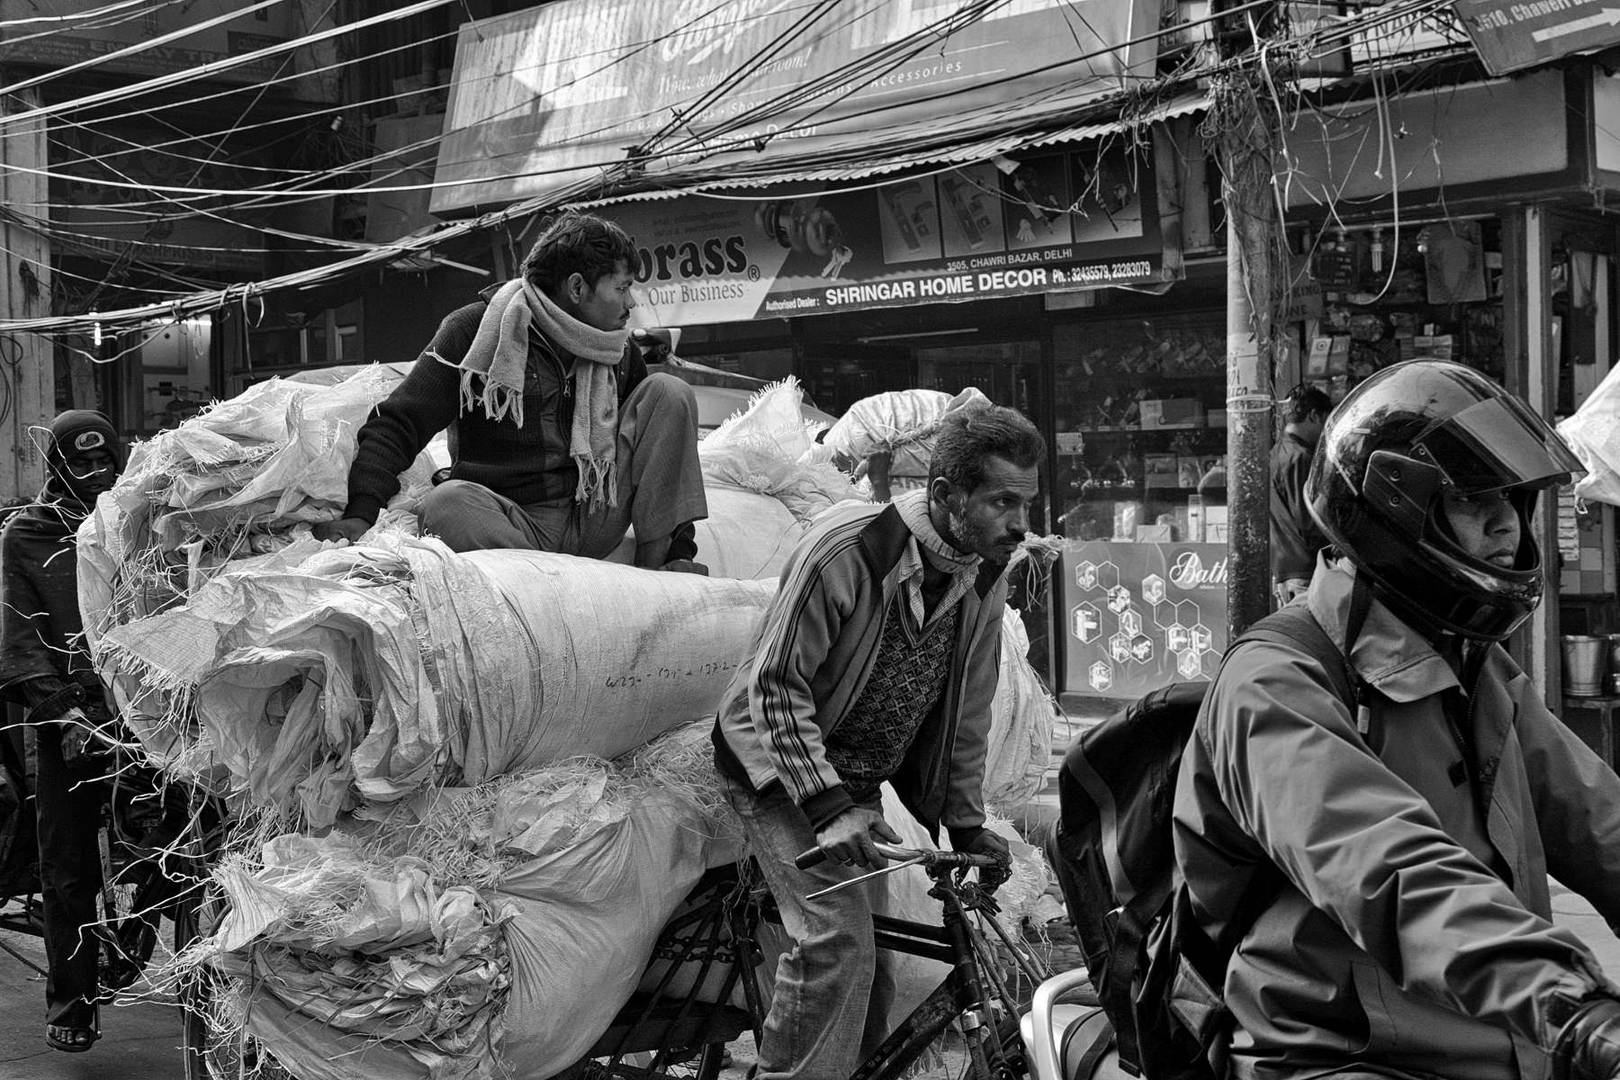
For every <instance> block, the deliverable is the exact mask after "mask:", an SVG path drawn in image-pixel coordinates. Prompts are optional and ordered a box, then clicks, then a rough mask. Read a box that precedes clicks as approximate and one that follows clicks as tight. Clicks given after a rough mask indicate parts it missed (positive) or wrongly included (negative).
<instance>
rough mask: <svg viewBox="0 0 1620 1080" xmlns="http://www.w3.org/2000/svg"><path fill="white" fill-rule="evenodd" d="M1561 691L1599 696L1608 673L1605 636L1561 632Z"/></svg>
mask: <svg viewBox="0 0 1620 1080" xmlns="http://www.w3.org/2000/svg"><path fill="white" fill-rule="evenodd" d="M1563 645H1564V693H1566V694H1569V695H1570V696H1571V697H1599V696H1601V695H1602V693H1603V684H1604V682H1605V681H1606V680H1605V678H1604V676H1606V675H1607V674H1608V673H1609V639H1608V638H1603V637H1597V636H1596V635H1593V634H1565V635H1564V639H1563Z"/></svg>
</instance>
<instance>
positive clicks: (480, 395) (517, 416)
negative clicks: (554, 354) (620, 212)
mask: <svg viewBox="0 0 1620 1080" xmlns="http://www.w3.org/2000/svg"><path fill="white" fill-rule="evenodd" d="M531 327H533V328H535V329H538V330H539V331H540V333H541V334H543V335H544V336H545V337H546V338H547V339H549V340H550V341H551V343H552V344H553V345H555V346H556V347H557V348H559V349H561V350H562V351H564V352H566V353H568V354H570V355H571V356H574V357H576V358H577V359H576V362H575V364H574V372H573V379H574V423H573V427H572V429H571V430H570V431H569V438H568V454H569V456H570V457H572V458H573V459H574V464H576V465H577V466H579V486H578V487H577V488H576V489H575V491H574V499H575V501H576V502H580V503H583V504H584V505H585V506H586V507H587V508H589V509H599V508H601V507H602V506H604V505H605V506H614V505H616V504H617V502H618V491H617V488H618V477H617V475H616V469H615V460H616V458H617V450H618V439H619V387H618V383H617V380H616V379H615V378H614V371H615V369H616V368H617V367H618V365H619V361H620V360H622V359H623V358H624V350H625V345H626V344H627V343H628V341H629V338H630V331H629V330H598V329H596V328H595V327H594V326H588V325H587V324H585V323H582V322H580V321H579V320H578V319H576V318H574V317H573V316H572V315H569V314H568V313H567V312H566V311H564V310H562V308H560V307H558V306H557V305H556V304H555V303H553V302H552V300H551V298H550V297H549V296H547V295H546V294H545V293H543V292H541V291H540V290H539V289H537V288H535V287H534V285H532V284H531V283H530V282H528V281H527V280H525V279H523V278H519V279H517V280H515V281H509V282H507V283H506V284H505V285H503V286H501V288H500V291H499V292H497V293H496V294H495V295H494V296H493V297H491V298H490V301H489V307H488V308H487V309H486V310H485V311H484V317H483V319H482V320H480V321H479V323H478V332H477V333H476V334H474V335H473V340H472V345H471V346H470V347H469V348H468V349H467V355H466V357H465V358H463V360H462V361H461V363H460V364H458V365H456V366H457V367H459V368H460V369H461V411H462V412H468V411H470V410H472V409H475V408H477V407H478V406H479V405H480V404H482V405H483V408H484V415H485V416H487V417H488V418H489V419H491V420H500V419H503V418H505V417H507V416H510V417H511V418H512V422H513V423H515V424H517V426H518V427H522V426H523V372H524V368H525V367H526V366H527V363H528V357H529V330H530V328H531ZM430 355H435V356H436V354H430ZM437 358H438V359H440V360H443V357H437Z"/></svg>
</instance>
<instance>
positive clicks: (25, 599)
mask: <svg viewBox="0 0 1620 1080" xmlns="http://www.w3.org/2000/svg"><path fill="white" fill-rule="evenodd" d="M42 442H43V456H44V459H45V486H44V487H43V488H42V489H41V491H40V493H39V496H38V497H37V498H36V499H35V501H34V502H33V503H32V504H31V505H29V506H27V507H26V508H24V509H22V510H20V511H18V512H17V513H16V514H14V515H13V516H12V517H11V518H10V520H8V521H7V522H6V525H5V529H4V531H3V532H0V692H3V693H4V694H6V695H7V696H9V697H11V698H13V699H15V700H18V701H20V702H21V703H22V705H23V706H24V708H26V709H27V724H28V727H27V729H26V730H25V737H26V739H27V741H28V743H29V749H30V756H31V757H33V758H35V760H36V764H35V769H36V773H35V783H34V789H35V796H36V799H35V807H36V811H35V812H36V814H37V817H38V822H39V827H38V835H39V871H40V882H41V899H42V901H43V905H44V917H45V957H46V964H47V967H48V969H49V973H48V975H47V977H46V980H45V1007H46V1021H45V1022H46V1027H45V1038H46V1042H48V1043H49V1044H50V1045H51V1046H52V1047H54V1048H55V1049H57V1050H64V1051H67V1052H69V1053H78V1052H81V1051H84V1050H88V1049H90V1047H91V1046H92V1045H93V1044H94V1043H95V1041H96V1039H97V1038H99V1037H100V1027H99V1023H98V1014H97V1008H96V1001H97V998H98V997H99V996H100V993H101V987H100V985H99V980H98V975H97V960H98V953H99V944H98V940H97V937H96V935H95V934H93V933H91V932H90V930H89V927H90V926H91V925H92V924H94V923H95V922H96V894H97V892H98V891H99V890H100V888H101V860H100V856H99V852H98V847H97V836H96V833H97V829H98V827H99V824H100V820H101V804H102V800H103V799H104V798H105V791H104V790H103V784H102V783H101V782H100V781H99V778H100V777H101V776H103V775H105V773H106V772H107V770H108V761H107V758H106V756H105V749H106V743H105V742H103V741H102V740H101V739H100V738H99V735H98V733H99V732H101V731H102V730H104V729H107V728H110V726H111V724H112V713H111V711H110V710H109V709H108V707H107V703H106V698H105V696H104V692H103V690H102V686H101V683H100V681H99V680H98V679H97V678H96V674H95V670H94V668H93V667H92V666H91V663H90V656H89V654H88V653H87V652H86V651H85V649H84V644H83V639H84V626H83V623H82V621H81V618H80V615H79V594H78V573H77V564H78V553H77V549H76V543H75V537H76V534H77V532H78V528H79V524H80V523H81V522H82V521H84V519H85V517H86V516H88V515H89V513H90V512H91V511H92V510H93V509H94V508H95V503H96V498H97V496H99V495H100V494H101V493H102V492H104V491H108V490H110V489H111V488H112V486H113V483H114V481H116V480H117V479H118V474H119V472H120V471H121V470H122V469H123V464H124V456H123V451H122V450H121V449H120V447H119V444H118V433H117V432H116V431H115V430H114V429H113V426H112V422H111V421H110V420H108V419H107V418H106V417H105V416H103V415H102V414H101V413H99V412H93V411H90V410H86V409H74V410H70V411H68V412H64V413H62V414H61V415H60V416H58V417H57V418H56V419H55V420H53V421H52V422H51V424H50V427H49V429H48V430H47V431H45V432H43V433H42Z"/></svg>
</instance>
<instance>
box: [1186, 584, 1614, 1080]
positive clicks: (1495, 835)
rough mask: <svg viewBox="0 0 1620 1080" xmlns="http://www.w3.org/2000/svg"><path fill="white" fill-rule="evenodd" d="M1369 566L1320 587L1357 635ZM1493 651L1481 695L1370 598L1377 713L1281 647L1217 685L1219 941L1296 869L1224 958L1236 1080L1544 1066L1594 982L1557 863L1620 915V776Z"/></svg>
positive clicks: (1252, 646) (1203, 734)
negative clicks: (1355, 705) (1248, 896)
mask: <svg viewBox="0 0 1620 1080" xmlns="http://www.w3.org/2000/svg"><path fill="white" fill-rule="evenodd" d="M1352 581H1353V571H1352V570H1351V569H1350V568H1349V567H1348V564H1334V563H1329V562H1328V561H1327V560H1326V559H1325V558H1324V560H1323V562H1322V563H1321V564H1320V565H1319V566H1318V568H1317V571H1316V575H1315V578H1314V580H1313V581H1312V584H1311V588H1310V591H1309V593H1308V594H1307V601H1306V602H1307V603H1308V604H1309V605H1310V609H1311V612H1312V614H1313V615H1315V616H1316V618H1317V620H1318V621H1319V622H1320V623H1321V624H1322V625H1323V627H1324V628H1325V629H1326V630H1327V632H1328V635H1329V637H1331V638H1332V639H1333V640H1334V642H1335V643H1336V644H1338V645H1339V646H1340V647H1341V648H1342V647H1343V642H1344V631H1345V623H1346V619H1347V616H1348V611H1349V604H1350V594H1351V584H1352ZM1476 648H1480V649H1482V650H1483V654H1482V655H1480V656H1478V657H1476V658H1473V660H1472V665H1473V667H1471V663H1470V661H1468V660H1465V661H1464V663H1463V664H1462V665H1461V667H1462V670H1463V671H1464V672H1465V673H1469V674H1471V673H1472V671H1473V670H1474V667H1477V675H1475V676H1474V677H1473V680H1472V685H1470V686H1468V687H1467V688H1466V689H1465V688H1463V687H1462V686H1461V685H1460V684H1459V679H1458V677H1457V675H1456V674H1454V673H1453V669H1452V667H1451V665H1450V664H1448V663H1447V662H1446V660H1444V659H1442V657H1441V656H1440V655H1439V654H1438V653H1437V652H1436V651H1435V650H1434V648H1433V647H1431V645H1430V644H1429V643H1428V642H1427V641H1425V640H1424V639H1423V638H1422V637H1420V636H1419V635H1418V634H1417V633H1415V632H1414V631H1413V630H1412V629H1410V628H1409V627H1408V626H1407V625H1406V624H1405V623H1403V622H1402V621H1401V620H1400V619H1399V618H1397V617H1396V616H1395V615H1394V614H1393V613H1392V612H1391V611H1390V610H1389V609H1388V608H1386V607H1384V606H1383V605H1381V604H1379V603H1377V602H1376V601H1375V602H1374V603H1373V606H1372V609H1371V611H1370V613H1369V614H1368V616H1367V621H1366V624H1365V626H1364V627H1363V629H1362V631H1361V633H1360V635H1359V637H1358V638H1357V640H1356V644H1355V647H1354V649H1353V652H1352V654H1351V659H1352V663H1353V665H1354V667H1355V670H1356V672H1357V674H1358V675H1359V676H1360V678H1361V679H1363V680H1365V681H1366V683H1367V684H1369V686H1370V688H1371V691H1372V692H1371V693H1370V695H1369V697H1368V701H1367V708H1366V710H1365V712H1361V713H1359V715H1353V714H1352V712H1351V710H1350V709H1349V708H1348V707H1347V706H1346V705H1345V704H1344V703H1342V702H1341V701H1340V700H1339V697H1338V695H1337V694H1336V693H1335V692H1334V690H1333V689H1332V686H1333V684H1332V683H1331V682H1329V680H1328V677H1327V675H1326V673H1325V672H1323V671H1322V669H1321V667H1320V666H1319V665H1318V664H1317V663H1316V662H1315V661H1313V660H1311V659H1309V658H1308V657H1306V656H1305V655H1304V654H1303V653H1301V652H1300V651H1298V650H1296V649H1292V648H1289V647H1286V646H1283V645H1278V644H1274V643H1271V642H1253V643H1247V644H1245V645H1243V646H1240V648H1239V650H1238V651H1236V652H1234V653H1233V655H1232V656H1231V657H1230V658H1229V659H1228V661H1227V663H1226V664H1225V667H1224V669H1223V670H1222V672H1221V674H1220V676H1219V677H1218V678H1217V680H1216V683H1215V685H1214V687H1213V688H1212V689H1211V692H1210V694H1209V696H1208V698H1207V700H1206V702H1205V706H1204V710H1203V712H1202V713H1201V714H1200V716H1199V719H1198V724H1197V727H1196V729H1195V734H1194V738H1193V739H1192V741H1191V742H1190V743H1189V745H1188V748H1187V751H1186V754H1185V756H1184V758H1183V762H1182V772H1181V777H1180V781H1179V783H1178V786H1177V798H1176V807H1175V823H1176V853H1177V858H1178V861H1179V863H1180V866H1181V869H1182V871H1183V873H1184V874H1185V876H1186V879H1187V883H1188V886H1189V889H1190V891H1191V893H1192V899H1193V907H1194V911H1195V912H1196V913H1197V915H1198V917H1199V919H1200V922H1201V923H1202V925H1203V926H1204V928H1205V929H1206V930H1207V931H1209V932H1210V933H1211V934H1218V933H1219V932H1220V930H1221V928H1222V927H1223V926H1224V924H1225V923H1226V921H1228V920H1230V919H1231V918H1233V916H1234V914H1235V913H1236V912H1237V910H1238V905H1239V904H1240V899H1239V898H1240V897H1241V896H1242V895H1243V893H1244V890H1245V888H1246V887H1247V885H1248V883H1249V882H1250V881H1252V880H1254V871H1255V867H1256V866H1257V865H1266V864H1267V863H1269V864H1271V865H1274V866H1276V867H1277V868H1280V870H1281V871H1282V873H1283V877H1284V878H1285V881H1283V882H1281V883H1278V882H1276V881H1275V880H1273V881H1272V883H1271V884H1270V885H1269V886H1268V885H1264V884H1262V885H1261V886H1259V887H1260V888H1270V889H1272V890H1273V891H1274V892H1275V894H1276V896H1277V899H1276V900H1275V901H1274V902H1273V903H1271V904H1270V906H1269V907H1268V908H1266V909H1265V910H1264V911H1263V913H1262V914H1261V916H1260V917H1259V919H1258V920H1257V921H1256V922H1255V923H1254V926H1253V928H1252V929H1251V930H1250V931H1249V932H1248V934H1247V935H1246V936H1245V937H1244V938H1243V940H1242V943H1241V945H1240V947H1239V949H1238V952H1237V954H1236V956H1235V957H1234V959H1233V962H1232V964H1231V966H1230V967H1229V968H1228V972H1227V981H1226V998H1227V1001H1228V1003H1229V1004H1230V1006H1231V1008H1232V1010H1233V1013H1234V1014H1235V1016H1236V1017H1237V1019H1238V1021H1239V1023H1240V1025H1241V1030H1239V1031H1238V1032H1237V1033H1236V1035H1235V1036H1234V1038H1233V1043H1232V1049H1233V1059H1234V1067H1235V1074H1236V1075H1237V1076H1238V1077H1241V1078H1265V1080H1272V1078H1281V1077H1298V1076H1301V1075H1304V1074H1307V1073H1311V1072H1313V1071H1314V1070H1323V1069H1331V1068H1333V1067H1335V1066H1339V1067H1342V1066H1344V1065H1346V1064H1349V1063H1356V1064H1360V1065H1379V1066H1384V1067H1386V1068H1387V1069H1390V1070H1395V1071H1399V1072H1401V1073H1415V1074H1419V1075H1429V1076H1436V1077H1469V1078H1471V1080H1497V1078H1501V1080H1508V1078H1520V1077H1543V1076H1545V1075H1547V1073H1548V1059H1547V1054H1546V1051H1547V1049H1548V1048H1550V1047H1551V1046H1552V1044H1553V1040H1554V1039H1555V1037H1556V1035H1557V1027H1558V1024H1559V1023H1560V1022H1561V1017H1562V1016H1564V1015H1567V1011H1561V1010H1567V1007H1568V1003H1569V1002H1570V1001H1571V1000H1573V999H1575V998H1578V997H1580V996H1581V995H1583V994H1585V993H1587V992H1589V991H1590V990H1592V989H1593V988H1594V987H1596V986H1597V985H1599V981H1600V980H1601V978H1602V976H1601V975H1600V974H1598V973H1597V972H1598V967H1597V962H1596V960H1595V959H1594V958H1593V957H1592V955H1591V953H1590V952H1589V951H1588V950H1587V948H1586V947H1585V946H1584V945H1583V944H1582V943H1581V941H1580V940H1579V939H1577V938H1576V937H1575V936H1574V935H1573V934H1571V933H1570V932H1569V931H1568V930H1566V929H1562V928H1560V927H1558V926H1555V925H1553V923H1552V921H1551V918H1552V905H1551V899H1550V896H1549V887H1548V883H1547V875H1548V872H1549V871H1550V872H1551V873H1552V875H1553V876H1554V877H1555V878H1557V880H1558V881H1560V882H1561V883H1563V884H1564V885H1566V886H1568V887H1569V888H1571V889H1574V890H1576V891H1577V892H1579V893H1581V894H1582V895H1584V896H1585V897H1587V898H1588V899H1589V900H1590V901H1591V902H1592V903H1593V904H1594V905H1595V907H1596V908H1597V910H1598V911H1599V912H1600V913H1601V914H1602V915H1603V916H1604V917H1605V918H1606V919H1608V920H1609V922H1610V923H1611V924H1615V923H1620V779H1617V778H1616V776H1615V774H1614V773H1613V772H1612V771H1611V770H1610V769H1609V768H1608V767H1607V766H1605V765H1604V764H1603V762H1602V761H1601V760H1600V759H1599V758H1598V756H1597V755H1596V754H1594V753H1593V752H1592V751H1591V750H1589V749H1588V748H1587V747H1586V745H1585V744H1584V743H1582V742H1581V741H1580V739H1579V738H1577V737H1576V736H1575V735H1574V734H1573V733H1572V732H1570V730H1569V729H1568V728H1566V727H1565V726H1564V725H1563V724H1562V723H1560V722H1559V720H1558V719H1557V718H1556V717H1554V716H1553V715H1552V713H1550V712H1549V711H1548V710H1547V708H1546V706H1545V705H1544V704H1543V703H1542V701H1541V697H1540V694H1539V693H1538V692H1537V689H1536V687H1535V686H1534V685H1533V684H1532V683H1531V681H1530V680H1529V678H1528V677H1526V676H1525V675H1524V673H1523V672H1521V671H1520V670H1519V669H1518V668H1517V667H1516V666H1515V665H1514V663H1513V661H1512V660H1511V659H1509V657H1508V655H1507V653H1506V652H1505V651H1504V650H1503V649H1502V648H1501V646H1499V645H1491V646H1489V647H1488V648H1484V647H1476ZM1358 712H1359V711H1358ZM1259 895H1265V894H1264V893H1261V894H1259ZM1251 910H1252V909H1251Z"/></svg>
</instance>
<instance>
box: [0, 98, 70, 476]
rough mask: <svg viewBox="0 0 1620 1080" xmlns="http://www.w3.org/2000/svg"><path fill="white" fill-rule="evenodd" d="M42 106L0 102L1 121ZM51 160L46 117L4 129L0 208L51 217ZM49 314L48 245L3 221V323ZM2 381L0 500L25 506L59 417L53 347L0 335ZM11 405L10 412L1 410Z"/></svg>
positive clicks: (24, 336)
mask: <svg viewBox="0 0 1620 1080" xmlns="http://www.w3.org/2000/svg"><path fill="white" fill-rule="evenodd" d="M38 106H39V95H38V92H37V91H26V92H24V93H20V94H7V95H5V96H4V97H3V98H0V114H5V115H9V114H11V113H16V112H23V111H26V110H30V109H34V108H37V107H38ZM46 153H47V151H46V145H45V119H44V118H43V117H35V118H34V119H32V120H25V121H22V122H21V123H17V124H9V123H8V124H5V125H4V126H0V206H5V207H8V208H10V209H12V210H15V211H17V212H19V213H22V214H28V215H35V216H38V217H46V216H48V215H49V213H50V209H49V193H48V191H47V190H46V179H45V168H46V160H47V159H46ZM50 312H51V249H50V242H49V241H48V240H47V239H46V238H45V237H44V236H43V235H42V234H40V233H39V232H37V231H35V230H33V229H29V228H27V227H25V226H23V225H21V224H19V223H18V222H17V221H16V220H14V219H12V218H9V217H7V218H0V318H3V319H27V318H35V317H38V316H42V315H49V314H50ZM0 381H3V382H4V384H5V389H8V390H10V394H9V396H8V401H7V402H4V403H0V446H6V447H9V449H10V451H11V464H10V466H9V467H4V466H0V500H9V499H27V498H31V497H32V496H33V495H34V494H35V493H36V492H38V491H39V488H40V485H41V484H42V483H43V482H44V478H45V465H44V461H43V459H42V458H41V455H40V450H39V447H40V439H39V434H38V431H37V429H38V428H40V427H43V426H45V425H48V424H49V423H50V422H51V418H52V417H53V416H55V415H56V359H55V356H54V351H53V349H52V347H51V343H50V341H49V340H48V339H46V338H43V337H41V336H40V335H38V334H29V333H0ZM7 403H9V405H10V408H4V405H5V404H7Z"/></svg>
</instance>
